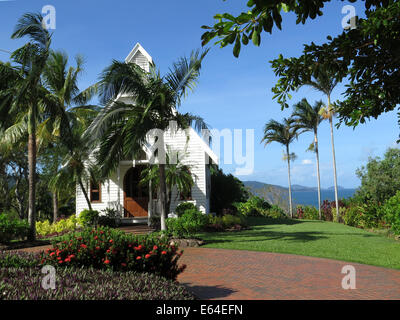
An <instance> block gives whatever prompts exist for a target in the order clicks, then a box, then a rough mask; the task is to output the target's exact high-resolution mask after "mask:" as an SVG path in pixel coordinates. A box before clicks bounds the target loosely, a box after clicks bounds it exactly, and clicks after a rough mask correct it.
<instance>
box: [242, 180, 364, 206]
mask: <svg viewBox="0 0 400 320" xmlns="http://www.w3.org/2000/svg"><path fill="white" fill-rule="evenodd" d="M243 184H244V185H245V187H246V188H247V189H248V190H249V192H250V193H252V194H254V195H256V196H259V197H261V198H264V199H265V200H267V201H268V202H270V203H273V204H277V205H279V206H281V207H284V208H286V207H287V205H288V204H287V203H288V197H289V191H288V188H287V187H282V186H279V185H274V184H268V183H263V182H259V181H243ZM317 191H318V188H317V187H306V186H302V185H298V184H294V185H292V197H293V202H294V203H295V205H298V204H299V205H311V206H315V207H317V206H318V192H317ZM334 191H335V187H333V186H332V187H329V188H321V198H322V201H323V200H329V201H334V200H335V192H334ZM355 191H356V188H344V187H342V186H338V197H339V198H340V199H342V198H349V197H351V196H353V195H354V193H355Z"/></svg>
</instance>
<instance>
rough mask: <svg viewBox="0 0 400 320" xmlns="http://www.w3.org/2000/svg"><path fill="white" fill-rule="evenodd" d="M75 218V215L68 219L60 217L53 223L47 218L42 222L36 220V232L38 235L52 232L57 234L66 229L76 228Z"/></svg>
mask: <svg viewBox="0 0 400 320" xmlns="http://www.w3.org/2000/svg"><path fill="white" fill-rule="evenodd" d="M77 222H78V220H77V218H76V217H75V215H72V216H70V217H69V218H68V219H61V220H59V221H57V222H55V223H52V224H51V223H50V221H49V220H45V221H43V222H41V221H38V222H36V233H37V234H38V235H39V236H42V237H44V236H48V235H52V234H59V233H63V232H67V231H73V230H75V229H76V228H77Z"/></svg>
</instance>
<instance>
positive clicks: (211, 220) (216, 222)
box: [207, 214, 247, 230]
mask: <svg viewBox="0 0 400 320" xmlns="http://www.w3.org/2000/svg"><path fill="white" fill-rule="evenodd" d="M207 219H208V221H207V226H208V227H210V228H213V229H220V230H223V229H228V228H231V227H234V226H241V227H246V226H247V222H246V217H245V216H243V215H231V214H227V215H224V216H222V217H218V216H212V215H208V216H207Z"/></svg>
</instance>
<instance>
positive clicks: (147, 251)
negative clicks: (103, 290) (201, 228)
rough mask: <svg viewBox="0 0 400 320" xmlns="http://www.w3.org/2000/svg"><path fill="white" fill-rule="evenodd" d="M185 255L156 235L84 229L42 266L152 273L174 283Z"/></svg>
mask: <svg viewBox="0 0 400 320" xmlns="http://www.w3.org/2000/svg"><path fill="white" fill-rule="evenodd" d="M182 253H183V251H180V252H178V248H177V247H176V246H174V245H170V244H169V243H168V241H167V240H165V241H164V240H162V239H160V238H158V237H155V236H134V235H130V234H126V233H124V232H122V231H120V230H115V229H110V228H106V227H101V228H98V229H85V230H84V231H83V232H81V233H80V234H79V235H78V236H77V235H70V236H67V239H66V240H65V241H63V242H61V243H57V244H54V245H53V249H49V250H47V251H45V252H44V253H42V256H41V264H51V265H57V266H67V267H70V266H74V267H93V268H96V269H112V270H114V271H136V272H150V273H155V274H158V275H160V276H163V277H166V278H169V279H172V280H174V279H176V277H177V276H178V274H179V273H181V272H182V271H183V270H184V269H185V267H186V266H185V265H182V266H178V259H179V258H180V256H181V255H182Z"/></svg>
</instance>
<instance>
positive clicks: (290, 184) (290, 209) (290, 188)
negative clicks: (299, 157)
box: [286, 145, 293, 218]
mask: <svg viewBox="0 0 400 320" xmlns="http://www.w3.org/2000/svg"><path fill="white" fill-rule="evenodd" d="M286 152H287V162H288V179H289V214H290V217H291V218H293V208H292V183H291V180H290V154H289V145H287V146H286Z"/></svg>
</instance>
